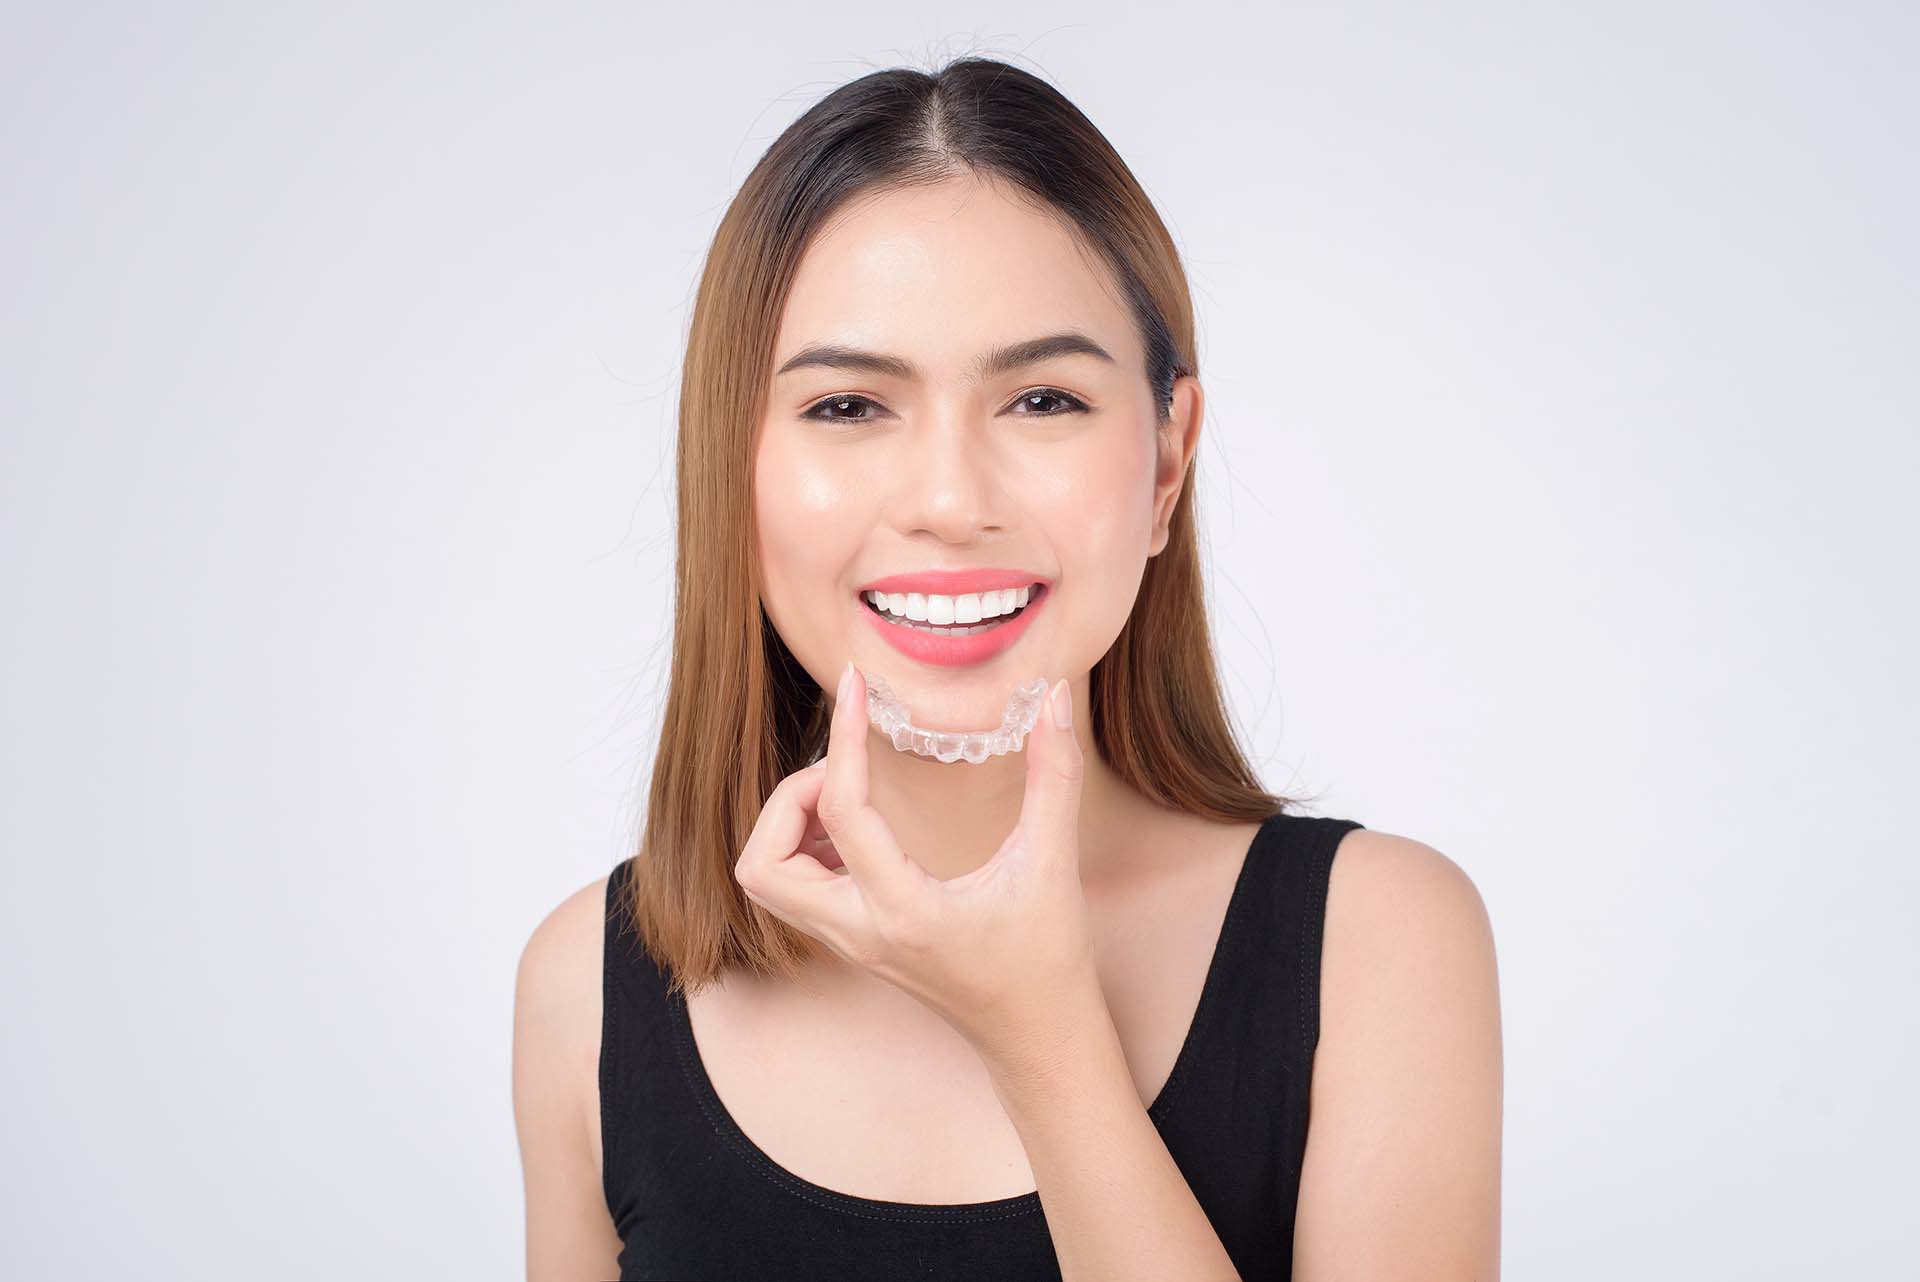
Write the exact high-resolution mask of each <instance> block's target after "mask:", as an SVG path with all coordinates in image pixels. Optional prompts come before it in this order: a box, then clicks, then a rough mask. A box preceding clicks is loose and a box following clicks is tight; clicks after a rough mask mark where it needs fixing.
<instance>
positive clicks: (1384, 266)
mask: <svg viewBox="0 0 1920 1282" xmlns="http://www.w3.org/2000/svg"><path fill="white" fill-rule="evenodd" d="M6 19H7V21H6V27H7V31H8V35H7V38H6V39H5V41H4V42H3V43H0V69H3V70H4V75H0V162H3V163H0V270H3V271H4V291H3V292H0V416H3V418H0V422H3V430H4V437H3V438H0V669H3V670H4V672H3V675H0V729H3V730H4V741H3V743H0V750H3V751H4V753H5V769H4V784H3V792H0V825H4V827H3V828H0V834H3V836H4V847H5V862H4V876H5V883H4V892H5V893H4V897H3V898H0V913H4V928H5V942H4V944H0V959H3V960H4V965H5V968H6V974H5V983H4V994H3V995H0V1002H4V1007H0V1018H3V1019H4V1030H5V1031H4V1034H3V1035H0V1040H4V1043H5V1048H4V1052H0V1054H3V1055H4V1060H3V1061H0V1063H3V1065H4V1067H3V1068H0V1072H3V1074H4V1077H3V1078H0V1086H4V1089H5V1092H6V1104H7V1106H8V1107H7V1116H8V1121H7V1124H6V1132H7V1139H6V1142H5V1145H4V1153H5V1156H4V1162H5V1167H4V1171H5V1180H4V1187H0V1201H4V1205H5V1208H6V1209H5V1211H4V1226H3V1229H4V1232H3V1234H0V1236H4V1242H5V1245H4V1248H0V1253H3V1254H4V1256H5V1269H4V1271H5V1272H6V1273H7V1274H8V1275H9V1276H13V1277H21V1278H27V1277H34V1278H56V1277H57V1278H63V1279H79V1278H99V1279H108V1278H129V1277H140V1278H189V1277H191V1278H222V1279H225V1278H234V1279H239V1278H257V1277H272V1278H275V1279H304V1278H313V1279H319V1278H337V1277H381V1278H409V1279H412V1278H425V1277H460V1278H515V1277H519V1276H521V1275H522V1269H523V1263H522V1255H521V1252H522V1249H523V1242H524V1230H523V1226H522V1214H523V1207H522V1202H521V1184H520V1168H519V1157H518V1151H517V1147H516V1142H515V1135H514V1131H513V1124H512V1113H511V1101H510V1096H509V1074H508V1068H509V1051H510V1042H509V1038H510V1032H511V1009H512V989H513V979H514V969H515V965H516V962H517V960H518V958H519V954H520V950H521V947H522V946H523V944H524V943H525V941H526V938H527V936H528V934H529V933H530V932H531V931H532V929H533V927H534V926H535V924H536V923H537V922H538V921H539V920H540V919H541V918H542V917H543V916H544V915H545V914H546V913H547V912H548V911H549V910H550V909H551V908H552V907H553V906H554V905H555V904H557V903H558V902H559V901H560V900H561V899H562V898H563V897H564V896H566V895H567V894H568V893H569V892H571V891H573V890H575V889H577V888H579V887H581V886H583V885H585V884H586V883H588V882H590V881H592V880H593V879H595V878H597V877H599V876H601V875H602V874H604V873H605V872H606V871H607V870H608V869H609V868H610V867H611V866H612V865H613V863H614V862H615V861H616V860H618V859H620V858H622V857H623V856H624V855H625V854H626V853H627V851H628V843H629V841H630V840H631V839H632V835H633V832H634V829H635V825H636V819H637V804H638V795H639V794H638V785H639V783H640V781H642V780H644V778H645V777H646V772H647V769H648V767H649V764H650V760H651V753H652V749H653V744H654V740H655V736H656V733H657V719H656V718H657V713H658V700H659V697H660V694H661V691H662V690H663V688H664V681H665V677H666V671H665V666H664V657H665V648H664V647H665V642H666V639H667V637H668V627H669V620H668V619H667V617H666V611H667V609H668V606H669V602H670V600H671V597H670V587H671V574H672V555H673V546H672V523H671V522H672V508H671V503H672V498H673V492H672V479H673V448H674V441H673V431H674V409H675V397H676V394H677V390H678V373H679V371H678V357H679V353H680V346H681V343H682V341H683V337H684V333H685V327H686V323H687V320H688V308H689V302H690V298H691V292H692V289H693V286H694V282H695V279H696V275H697V272H698V268H699V264H700V262H701V258H702V255H703V254H704V252H705V249H706V245H707V242H708V239H709V237H710V236H711V234H712V232H713V229H714V227H715V225H716V223H717V220H718V218H719V216H720V213H721V211H722V210H723V209H724V207H725V204H726V202H727V201H728V200H729V199H730V198H731V196H732V194H733V192H734V191H735V189H736V188H737V185H738V183H739V181H740V180H741V179H742V178H743V177H744V176H745V174H746V172H747V170H748V168H749V167H750V166H751V165H752V163H753V162H754V160H755V159H757V158H758V156H759V155H760V153H761V152H762V151H763V150H764V149H765V147H766V146H767V145H768V144H769V143H770V142H771V141H772V140H773V138H774V137H775V136H776V135H777V134H778V133H779V131H780V130H781V129H782V128H783V127H784V126H785V125H786V124H787V123H788V122H790V121H791V120H792V119H793V118H794V117H795V116H796V115H798V114H799V113H800V112H801V111H802V110H804V109H805V108H806V107H807V106H808V105H810V104H811V103H812V102H814V101H816V100H817V99H818V98H819V97H820V96H822V95H824V94H825V93H827V92H828V91H830V90H831V89H832V88H834V87H836V86H837V85H840V84H842V83H844V82H846V81H848V80H850V79H853V78H855V77H856V76H859V75H862V74H865V73H866V72H868V71H871V70H876V69H879V68H881V67H885V66H891V65H900V64H905V65H915V66H921V67H928V66H932V65H937V63H938V62H940V61H943V60H945V59H946V58H950V57H953V56H958V55H961V54H966V53H982V54H987V55H989V56H995V57H1002V58H1006V59H1009V60H1012V61H1016V62H1018V63H1019V64H1020V65H1022V66H1025V67H1027V68H1028V69H1029V70H1033V71H1035V72H1037V73H1039V74H1041V75H1043V76H1045V77H1046V78H1047V79H1049V80H1050V81H1051V82H1053V83H1054V84H1056V85H1058V86H1059V87H1060V88H1061V89H1062V90H1063V91H1064V92H1065V93H1066V94H1067V95H1068V96H1069V97H1070V98H1071V99H1073V100H1074V101H1075V102H1076V103H1077V104H1079V105H1080V107H1081V108H1082V109H1083V110H1085V111H1086V112H1087V113H1088V115H1089V116H1090V117H1091V118H1092V119H1093V120H1094V121H1095V122H1096V123H1097V124H1098V125H1099V126H1100V127H1101V129H1102V130H1103V131H1104V132H1105V133H1106V134H1107V135H1108V137H1110V138H1111V139H1112V140H1113V142H1114V144H1115V146H1116V147H1117V148H1118V149H1119V151H1120V153H1121V154H1122V155H1123V156H1124V157H1125V158H1126V160H1127V161H1128V162H1129V164H1131V165H1132V166H1133V168H1134V170H1135V172H1136V173H1137V175H1138V176H1139V178H1140V180H1141V182H1142V183H1143V184H1144V186H1145V187H1146V189H1147V191H1148V192H1149V194H1150V195H1151V196H1152V198H1153V199H1154V200H1155V201H1156V202H1157V204H1158V206H1159V208H1160V210H1161V212H1162V214H1163V216H1164V217H1165V219H1166V221H1167V223H1168V225H1169V227H1170V228H1171V229H1172V231H1173V233H1174V236H1175V238H1176V241H1177V242H1178V244H1179V246H1180V248H1181V251H1182V253H1183V255H1184V257H1185V262H1186V266H1187V268H1188V271H1189V273H1190V276H1191V281H1192V286H1193V290H1194V295H1195V301H1196V305H1197V307H1198V311H1199V319H1200V345H1201V376H1202V380H1203V382H1204V384H1205V386H1206V389H1207V392H1208V396H1207V411H1208V412H1207V417H1206V423H1205V434H1204V437H1203V441H1202V445H1201V454H1200V465H1199V473H1198V488H1199V492H1200V502H1201V510H1202V516H1203V519H1204V523H1205V524H1204V530H1205V542H1206V554H1207V557H1208V570H1209V585H1210V590H1211V594H1212V606H1213V610H1214V617H1215V627H1216V630H1217V635H1218V639H1219V645H1220V648H1221V659H1222V663H1223V667H1224V670H1225V672H1226V674H1227V679H1228V682H1229V695H1230V697H1231V700H1232V703H1233V707H1234V711H1235V715H1236V717H1237V718H1238V719H1239V721H1240V723H1241V724H1242V726H1243V727H1244V728H1245V731H1246V734H1247V737H1248V740H1249V742H1250V744H1251V746H1252V747H1253V749H1254V752H1255V755H1256V757H1257V759H1258V761H1259V763H1260V765H1261V769H1262V770H1263V772H1264V773H1265V778H1266V782H1267V784H1268V786H1269V787H1271V788H1274V789H1277V790H1280V791H1283V792H1290V793H1302V792H1306V793H1314V794H1317V795H1318V796H1319V798H1320V800H1319V802H1318V804H1317V805H1316V807H1315V812H1316V813H1323V814H1331V815H1338V816H1344V817H1352V818H1356V819H1359V820H1360V821H1362V822H1363V823H1366V824H1367V825H1368V826H1370V827H1373V828H1376V829H1382V830H1386V831H1391V832H1397V833H1401V834H1404V835H1407V836H1411V837H1415V838H1417V839H1419V840H1422V841H1425V842H1427V843H1429V844H1431V845H1433V846H1434V847H1436V848H1437V849H1439V850H1441V851H1442V852H1444V853H1446V854H1447V855H1448V856H1449V857H1451V858H1452V859H1453V860H1454V861H1456V862H1457V863H1459V864H1460V865H1461V867H1463V868H1464V869H1465V870H1466V871H1467V872H1468V874H1469V875H1470V876H1471V877H1472V878H1473V879H1474V881H1475V883H1476V884H1477V885H1478V887H1479V889H1480V892H1481V894H1482V895H1483V897H1484V898H1485V900H1486V903H1487V906H1488V909H1489V912H1490V914H1491V917H1492V920H1493V924H1494V930H1495V936H1496V940H1497V944H1498V948H1499V957H1500V972H1501V983H1502V992H1503V1006H1504V1021H1505V1038H1506V1043H1505V1045H1506V1074H1507V1076H1506V1107H1505V1161H1504V1177H1505V1201H1504V1228H1505V1234H1504V1240H1505V1257H1504V1258H1505V1266H1506V1272H1507V1276H1509V1277H1512V1278H1516V1279H1518V1278H1557V1279H1615V1278H1621V1277H1662V1278H1685V1279H1695V1278H1701V1277H1713V1278H1780V1279H1786V1278H1796V1279H1797V1278H1803V1277H1808V1276H1830V1277H1837V1276H1859V1277H1868V1276H1889V1275H1891V1274H1893V1273H1894V1272H1896V1271H1899V1270H1902V1269H1905V1268H1911V1266H1912V1260H1913V1259H1914V1257H1915V1255H1916V1253H1920V1230H1917V1229H1916V1227H1915V1226H1916V1223H1920V1220H1916V1217H1915V1216H1914V1213H1913V1197H1914V1192H1915V1185H1914V1176H1913V1167H1912V1152H1913V1149H1914V1146H1915V1143H1916V1139H1917V1138H1920V1136H1917V1135H1916V1131H1917V1130H1920V1126H1917V1125H1916V1122H1917V1120H1920V1110H1917V1106H1916V1103H1915V1098H1914V1092H1913V1083H1914V1082H1915V1080H1916V1079H1920V1056H1917V1055H1916V1049H1915V1040H1916V1039H1915V1013H1914V1012H1915V1008H1916V1005H1917V1004H1920V1003H1916V998H1915V990H1916V980H1920V973H1917V972H1920V963H1917V961H1916V947H1915V943H1914V935H1915V920H1916V912H1917V911H1920V884H1917V883H1920V879H1917V878H1916V872H1915V862H1914V856H1915V842H1914V839H1913V836H1912V831H1913V829H1912V818H1911V815H1910V813H1909V811H1910V808H1911V807H1910V802H1911V800H1912V798H1913V797H1914V795H1915V790H1914V786H1913V777H1914V773H1915V769H1916V765H1917V764H1920V762H1917V760H1916V758H1917V757H1920V753H1916V732H1915V712H1916V706H1917V704H1920V700H1916V694H1917V693H1920V690H1917V689H1916V681H1915V678H1914V675H1913V668H1912V663H1913V658H1914V650H1915V642H1916V640H1917V639H1920V627H1917V626H1916V622H1917V620H1916V614H1917V613H1920V610H1917V608H1916V594H1915V586H1914V585H1915V577H1916V576H1915V574H1914V570H1913V566H1912V561H1913V556H1914V552H1915V549H1916V547H1920V529H1917V528H1916V519H1915V516H1914V503H1915V495H1916V486H1917V485H1920V432H1916V418H1917V417H1920V388H1917V387H1916V383H1917V382H1920V377H1917V376H1916V362H1915V360H1914V350H1915V347H1916V320H1920V316H1917V315H1916V313H1917V312H1920V304H1917V303H1916V281H1917V280H1920V253H1917V252H1916V247H1915V239H1914V228H1915V226H1916V225H1920V208H1917V207H1916V205H1917V204H1920V202H1916V199H1915V186H1916V178H1915V175H1916V172H1920V166H1917V165H1916V154H1915V153H1916V149H1915V133H1916V130H1915V121H1916V119H1917V118H1920V112H1917V110H1916V109H1917V108H1920V102H1916V96H1917V95H1916V92H1915V89H1914V78H1913V75H1912V70H1913V66H1914V65H1915V59H1916V54H1917V53H1920V40H1916V36H1920V21H1917V20H1916V13H1915V10H1914V9H1913V8H1912V7H1911V6H1908V5H1900V4H1884V5H1874V4H1863V3H1853V4H1825V5H1816V4H1813V3H1799V4H1780V3H1751V2H1748V3H1732V2H1728V3H1682V4H1652V3H1640V2H1633V3H1620V2H1617V0H1616V2H1612V3H1607V2H1602V0H1590V2H1587V3H1579V4H1554V5H1543V4H1528V3H1520V2H1517V0H1515V2H1509V3H1453V4H1427V5H1420V4H1412V3H1402V4H1385V3H1355V4H1344V5H1292V4H1279V5H1273V6H1267V7H1265V8H1255V7H1252V6H1237V5H1229V4H1224V3H1207V2H1205V0H1203V2H1201V3H1191V4H1182V5H1178V6H1167V5H1144V4H1142V5H1127V4H1113V3H1103V4H1098V5H1093V4H1079V5H1073V4H1048V3H1034V4H1022V5H1018V6H1016V5H1011V4H1005V3H982V4H971V5H933V4H902V3H898V2H897V0H896V2H892V3H885V4H878V3H845V2H842V3H833V4H828V5H810V6H772V5H767V6H763V7H760V8H757V9H755V8H747V9H741V8H734V7H724V6H723V7H702V6H695V7H693V8H692V9H685V8H680V7H672V6H641V5H606V6H598V7H595V6H584V5H554V4H548V5H538V6H536V5H532V4H524V5H518V6H503V5H502V6H488V5H474V4H442V5H428V4H397V3H379V4H371V3H367V4H348V5H320V4H307V5H253V6H221V7H215V6H210V5H196V4H174V5H167V6H162V5H98V4H40V5H37V6H31V7H27V6H20V5H9V6H8V8H7V13H6Z"/></svg>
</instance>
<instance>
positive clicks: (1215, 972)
mask: <svg viewBox="0 0 1920 1282" xmlns="http://www.w3.org/2000/svg"><path fill="white" fill-rule="evenodd" d="M1291 817H1292V816H1289V815H1287V814H1286V813H1284V812H1281V813H1277V814H1273V815H1270V816H1268V817H1267V818H1266V819H1264V820H1262V821H1261V824H1260V827H1259V829H1258V830H1257V831H1256V832H1255V833H1254V835H1253V840H1252V841H1250V842H1249V843H1248V845H1247V849H1246V852H1245V853H1244V854H1243V855H1242V856H1241V860H1240V871H1239V873H1238V874H1237V875H1236V876H1235V878H1234V883H1233V891H1232V893H1231V894H1230V895H1229V896H1228V897H1227V911H1226V914H1225V916H1224V917H1223V918H1222V919H1221V923H1220V931H1219V934H1218V936H1217V937H1216V939H1215V940H1214V946H1213V955H1212V957H1211V958H1210V959H1209V960H1208V963H1207V973H1206V978H1205V979H1204V980H1203V981H1202V983H1201V986H1200V999H1199V1001H1198V1002H1197V1003H1196V1004H1195V1006H1194V1012H1193V1016H1192V1018H1191V1020H1190V1021H1189V1022H1188V1025H1187V1032H1186V1037H1185V1038H1184V1039H1183V1040H1182V1042H1181V1043H1180V1050H1179V1051H1178V1053H1177V1054H1175V1056H1174V1061H1173V1068H1172V1070H1171V1071H1170V1072H1169V1073H1168V1074H1167V1080H1166V1082H1165V1083H1164V1084H1163V1085H1162V1086H1161V1087H1160V1092H1159V1094H1157V1095H1155V1096H1154V1099H1153V1103H1152V1104H1150V1105H1148V1106H1147V1116H1148V1117H1149V1118H1151V1119H1152V1120H1153V1122H1154V1124H1155V1126H1156V1127H1158V1126H1160V1125H1162V1124H1163V1123H1164V1122H1165V1121H1166V1119H1167V1115H1168V1114H1169V1113H1170V1112H1171V1111H1172V1108H1173V1105H1174V1104H1175V1102H1176V1101H1177V1100H1178V1098H1179V1090H1180V1087H1181V1086H1182V1085H1183V1084H1184V1083H1185V1082H1186V1081H1187V1080H1188V1079H1189V1078H1191V1077H1192V1076H1193V1070H1194V1061H1195V1060H1196V1059H1197V1058H1198V1057H1199V1053H1200V1051H1199V1047H1200V1046H1201V1044H1202V1043H1203V1042H1204V1041H1205V1040H1206V1037H1207V1034H1208V1032H1209V1031H1210V1029H1211V1026H1212V1020H1211V1016H1212V1014H1213V1008H1214V1007H1215V1006H1216V1005H1217V1004H1218V998H1217V995H1216V994H1217V991H1218V989H1219V987H1220V977H1221V974H1222V973H1223V972H1224V971H1225V969H1226V967H1227V964H1228V963H1227V958H1228V956H1229V955H1230V954H1231V953H1232V952H1233V948H1232V945H1233V944H1234V943H1235V942H1236V941H1237V940H1238V938H1239V930H1238V926H1239V923H1240V922H1241V920H1242V919H1243V918H1244V917H1245V916H1246V911H1245V907H1246V906H1245V901H1246V898H1247V893H1248V891H1247V887H1248V885H1249V884H1250V883H1251V882H1252V881H1253V879H1254V872H1255V868H1254V865H1255V861H1256V859H1257V857H1258V856H1259V854H1260V852H1261V850H1262V848H1263V847H1265V846H1266V845H1267V844H1268V843H1269V842H1270V841H1271V840H1273V839H1274V828H1275V826H1276V825H1278V824H1279V823H1281V822H1283V821H1285V820H1287V819H1288V818H1291ZM666 996H667V1020H668V1023H669V1024H670V1025H671V1026H672V1029H673V1041H674V1045H675V1048H676V1051H677V1053H678V1058H679V1060H680V1068H681V1071H682V1073H683V1074H684V1076H685V1078H686V1082H687V1085H688V1087H689V1088H690V1089H691V1090H692V1092H693V1095H694V1098H695V1099H696V1100H698V1102H699V1104H700V1108H701V1111H703V1112H704V1113H706V1115H707V1119H708V1121H709V1122H711V1123H712V1125H713V1128H714V1130H715V1132H717V1133H718V1134H719V1136H720V1138H722V1139H723V1140H725V1141H726V1142H727V1143H728V1144H729V1145H730V1146H731V1147H732V1148H733V1149H734V1151H735V1152H737V1153H738V1154H739V1155H740V1156H741V1157H742V1158H744V1159H745V1160H746V1163H747V1165H748V1166H750V1167H752V1168H753V1169H754V1170H756V1171H758V1172H760V1173H761V1174H762V1175H764V1176H766V1177H768V1178H769V1179H771V1180H772V1181H773V1182H774V1183H776V1184H779V1185H781V1186H782V1187H784V1188H786V1189H787V1190H788V1191H789V1192H792V1193H795V1194H798V1195H799V1196H800V1197H802V1198H803V1199H805V1200H807V1201H809V1202H812V1203H814V1204H816V1205H819V1206H824V1207H826V1208H827V1209H829V1210H834V1211H842V1212H845V1213H847V1214H849V1215H855V1216H859V1217H861V1218H864V1219H874V1220H921V1221H928V1220H937V1221H941V1222H947V1223H951V1222H956V1221H966V1222H978V1221H982V1220H999V1219H1012V1218H1014V1217H1017V1216H1024V1215H1037V1214H1039V1213H1040V1210H1041V1205H1040V1190H1039V1189H1037V1188H1035V1189H1030V1190H1028V1191H1027V1192H1025V1193H1016V1194H1015V1195H1013V1196H1012V1197H1003V1198H994V1199H991V1200H989V1201H985V1202H896V1201H891V1200H887V1199H883V1198H870V1197H860V1196H857V1195H855V1194H852V1193H842V1192H840V1191H839V1190H837V1189H830V1188H827V1187H826V1186H825V1185H823V1184H815V1183H814V1182H813V1181H811V1180H809V1179H806V1178H804V1177H802V1176H800V1175H797V1174H795V1173H794V1172H793V1171H790V1170H788V1169H787V1168H786V1167H784V1166H782V1165H780V1163H778V1162H776V1161H774V1160H773V1158H772V1157H770V1156H768V1154H767V1153H766V1152H765V1150H763V1149H762V1148H761V1147H760V1146H759V1145H758V1144H755V1143H754V1142H753V1140H752V1139H751V1138H750V1137H749V1136H748V1135H747V1133H746V1132H745V1131H744V1130H742V1129H741V1128H740V1124H739V1123H738V1122H736V1121H735V1120H734V1117H733V1114H732V1113H730V1112H728V1111H727V1106H726V1104H725V1103H723V1102H722V1101H721V1099H720V1093H719V1091H718V1090H716V1089H715V1087H714V1085H713V1079H712V1078H711V1077H710V1076H708V1074H707V1069H706V1064H705V1062H704V1061H703V1060H702V1059H701V1058H700V1047H699V1044H698V1043H697V1042H696V1041H695V1040H694V1036H693V1020H692V1019H691V1017H690V1016H689V1015H688V1013H687V1001H686V995H685V994H684V993H682V992H678V991H670V992H668V993H667V995H666Z"/></svg>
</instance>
